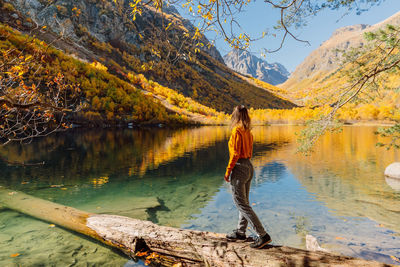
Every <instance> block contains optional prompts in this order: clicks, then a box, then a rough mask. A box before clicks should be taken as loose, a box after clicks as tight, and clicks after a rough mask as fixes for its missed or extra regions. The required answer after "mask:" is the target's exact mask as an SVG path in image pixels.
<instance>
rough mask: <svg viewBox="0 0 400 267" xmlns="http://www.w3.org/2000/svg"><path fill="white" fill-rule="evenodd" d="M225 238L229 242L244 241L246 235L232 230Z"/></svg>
mask: <svg viewBox="0 0 400 267" xmlns="http://www.w3.org/2000/svg"><path fill="white" fill-rule="evenodd" d="M226 238H227V239H229V240H245V239H246V235H245V234H241V233H239V232H238V231H237V230H234V231H233V232H232V233H230V234H227V235H226Z"/></svg>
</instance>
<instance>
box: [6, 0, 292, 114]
mask: <svg viewBox="0 0 400 267" xmlns="http://www.w3.org/2000/svg"><path fill="white" fill-rule="evenodd" d="M130 3H131V1H129V0H125V1H112V0H102V1H74V2H69V1H64V0H57V1H52V2H48V3H46V4H44V3H39V4H37V5H31V4H30V3H28V2H25V1H15V2H12V3H7V4H5V2H4V1H2V0H1V1H0V6H2V12H1V15H0V17H1V21H2V22H3V23H5V24H7V25H9V26H11V27H13V28H17V29H19V30H20V31H22V32H23V33H32V34H33V32H34V34H35V35H36V37H37V38H38V39H41V40H44V41H46V42H47V43H49V42H52V44H53V46H55V47H56V48H58V49H60V50H62V51H64V52H66V53H67V54H71V55H73V56H74V57H78V58H80V59H82V60H84V61H86V62H89V63H92V62H99V63H100V64H101V65H103V66H104V67H106V68H107V70H108V72H109V73H110V74H113V75H115V76H116V77H118V78H120V79H121V80H124V81H129V78H128V75H129V73H133V74H135V75H137V74H142V75H143V76H144V77H145V78H146V79H147V80H148V81H150V80H151V81H154V82H157V83H158V84H159V85H160V86H163V87H164V88H170V89H172V90H174V91H175V92H177V93H179V94H180V95H182V97H190V98H191V99H193V100H194V101H196V102H198V103H200V104H201V105H203V106H207V107H211V108H212V109H215V110H217V111H222V112H231V111H232V109H233V107H234V106H236V105H239V104H245V105H248V106H254V107H255V108H265V107H268V108H290V107H293V106H294V105H293V104H292V103H291V102H289V101H287V100H284V99H281V98H279V97H277V96H275V95H274V94H271V93H270V92H268V91H265V90H262V89H260V88H258V87H257V86H254V85H252V84H249V83H248V82H246V81H244V80H242V79H240V78H238V77H236V76H235V75H234V72H233V71H232V70H230V69H229V68H228V67H227V66H225V64H224V63H223V60H222V57H221V56H220V54H219V52H218V51H217V50H216V49H215V47H214V46H213V45H212V44H211V43H210V42H209V41H208V40H207V39H206V38H205V37H204V36H203V35H202V34H201V33H199V32H198V31H196V29H195V27H194V26H193V25H192V24H191V23H190V22H189V21H188V20H185V19H183V18H182V17H181V16H180V15H179V13H178V11H177V10H176V9H175V8H173V7H164V8H163V10H164V12H165V13H164V14H161V13H159V12H158V11H156V10H154V9H152V8H147V7H143V13H142V15H140V16H139V15H137V16H136V19H135V20H133V19H132V14H131V12H129V10H130V6H129V4H130ZM13 14H16V15H13ZM43 14H47V15H43ZM37 21H40V25H35V22H37ZM167 25H168V30H166V28H167ZM40 27H42V29H39V30H37V28H40ZM35 29H36V30H35ZM60 34H61V35H62V36H61V37H62V38H60ZM152 93H154V92H152ZM182 97H181V98H182ZM191 106H192V108H193V105H191Z"/></svg>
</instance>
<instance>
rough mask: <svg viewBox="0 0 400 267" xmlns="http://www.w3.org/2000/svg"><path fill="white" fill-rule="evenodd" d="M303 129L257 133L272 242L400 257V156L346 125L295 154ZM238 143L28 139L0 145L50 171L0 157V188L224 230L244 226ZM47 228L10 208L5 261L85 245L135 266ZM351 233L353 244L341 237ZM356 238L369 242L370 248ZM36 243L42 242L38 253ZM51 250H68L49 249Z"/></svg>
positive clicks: (1, 225)
mask: <svg viewBox="0 0 400 267" xmlns="http://www.w3.org/2000/svg"><path fill="white" fill-rule="evenodd" d="M299 130H300V128H299V127H295V126H272V127H255V128H254V129H253V134H254V140H255V145H254V158H253V160H252V161H253V164H254V166H255V178H254V186H253V192H252V199H253V206H254V208H255V209H257V212H258V213H259V214H260V217H261V218H262V220H263V221H264V222H266V223H267V224H268V225H267V226H268V228H270V229H271V231H272V233H273V237H274V240H276V242H278V243H282V244H287V245H292V246H297V247H304V239H303V237H304V234H305V233H312V234H314V235H316V236H317V237H318V238H319V240H320V241H322V242H325V243H326V244H328V245H329V244H330V245H331V246H332V250H334V251H338V252H342V253H345V254H348V255H356V256H360V257H364V256H365V255H372V254H373V253H381V254H382V253H387V254H388V253H392V254H394V255H397V256H400V251H398V252H396V251H395V250H393V249H390V247H392V248H393V247H395V246H394V243H393V242H398V241H399V240H398V237H397V235H398V234H397V233H398V232H400V208H399V207H400V205H399V204H400V192H399V182H398V181H397V180H393V179H388V178H386V179H385V177H384V176H383V170H384V169H385V167H386V166H387V165H388V164H390V163H391V162H393V161H396V160H397V161H398V160H400V157H399V153H398V152H395V151H386V150H385V149H383V148H377V147H375V143H376V142H377V141H378V137H376V136H375V135H374V134H373V132H374V130H375V128H374V127H345V129H344V131H343V132H342V133H339V134H334V135H329V134H328V135H326V136H325V137H324V138H322V139H321V140H320V142H319V143H318V144H317V145H316V147H315V153H313V154H311V156H309V157H305V156H303V155H301V154H298V153H296V142H295V139H296V135H295V133H296V131H299ZM228 138H229V129H228V128H226V127H201V128H191V129H179V130H169V129H142V130H117V131H110V130H101V131H99V130H80V129H77V130H74V131H69V132H65V133H60V134H57V135H53V136H50V137H48V138H44V139H39V140H35V141H34V142H33V143H32V144H30V145H27V146H19V145H17V144H13V145H9V146H6V147H4V148H2V149H0V155H1V156H3V157H8V158H9V160H10V161H24V162H40V161H45V162H46V164H45V165H44V166H42V167H15V166H7V165H6V164H5V163H3V162H0V170H1V171H0V185H2V186H7V187H9V188H13V189H16V190H22V191H25V192H27V193H29V194H32V195H35V196H38V197H41V198H44V199H49V200H52V201H55V202H59V203H62V204H66V205H69V206H74V207H77V208H80V209H84V210H88V211H92V212H98V213H115V214H121V215H125V216H131V217H136V218H141V219H150V220H152V221H154V222H157V223H159V224H162V225H171V226H176V227H181V226H184V227H187V228H195V229H204V230H211V231H220V232H226V231H228V230H230V227H234V224H235V223H236V222H235V221H234V220H232V218H236V210H235V209H234V207H233V204H232V200H231V196H230V194H229V188H228V186H227V185H226V184H225V183H224V181H223V173H224V171H225V167H226V163H227V161H228V153H227V140H228ZM149 207H151V209H148V208H149ZM16 217H18V219H16ZM11 221H13V222H14V223H13V224H11V223H10V222H11ZM11 225H12V226H11ZM376 225H378V226H379V227H377V226H376ZM31 227H33V228H34V230H32V229H31ZM48 230H49V228H48V226H47V224H45V223H43V222H38V221H36V220H33V219H32V218H28V217H26V216H21V215H18V214H17V213H14V212H11V211H7V212H5V211H2V217H1V218H0V251H1V252H0V260H2V261H3V260H4V261H5V262H7V263H10V264H16V263H19V264H22V265H27V264H28V263H34V262H36V263H37V262H39V260H38V257H39V258H40V257H41V259H42V260H43V257H47V258H51V259H52V260H51V261H52V262H55V263H59V264H62V263H63V262H62V259H63V258H64V255H62V253H61V251H62V250H63V249H66V248H65V246H69V248H70V250H71V255H72V254H73V253H77V255H79V256H76V257H75V258H74V257H73V256H71V258H74V259H75V260H76V261H79V262H83V263H88V262H89V260H88V256H85V257H84V256H83V254H82V253H81V252H80V251H82V250H83V248H85V250H86V251H92V252H88V255H90V254H92V256H93V257H95V258H96V259H97V260H98V261H99V262H102V263H110V259H112V264H114V265H120V264H121V262H125V261H126V258H124V257H122V256H121V255H118V254H115V253H114V252H112V253H111V252H107V251H105V250H106V248H103V247H101V246H100V247H99V244H96V243H91V242H90V241H88V240H86V241H84V240H82V239H81V238H78V239H79V241H78V239H77V237H76V236H75V235H73V234H71V233H69V232H66V231H63V230H62V229H56V231H57V235H55V234H54V235H52V236H51V240H48V242H47V241H46V242H45V243H44V242H41V240H42V237H43V236H46V234H48ZM390 231H391V232H390ZM396 232H397V233H396ZM18 233H22V234H25V235H26V236H28V237H30V238H27V239H24V242H21V241H20V240H19V239H15V238H14V237H13V236H14V235H19V234H18ZM343 235H346V237H343V238H345V239H340V238H339V239H336V237H342V236H343ZM60 236H61V239H62V240H63V242H61V243H60V242H58V241H57V238H60ZM358 237H361V239H363V240H368V242H370V243H369V244H368V245H362V243H363V242H361V241H358V240H357V238H358ZM376 237H379V240H377V238H376ZM350 240H352V241H351V242H350ZM391 240H392V241H391ZM38 242H41V244H40V245H39V244H38ZM82 242H83V243H82ZM42 243H44V244H42ZM364 243H365V241H364ZM28 244H29V245H28ZM35 244H36V245H37V248H38V249H37V250H36V252H35V253H34V254H33V253H30V252H29V247H32V246H35ZM64 244H67V245H64ZM47 245H50V246H51V247H53V246H54V247H57V248H58V249H57V250H55V251H56V252H51V253H50V252H49V251H48V249H47V250H46V246H47ZM14 247H19V248H20V249H21V250H22V251H24V253H25V254H26V256H25V258H24V259H22V258H21V259H11V258H10V257H9V255H10V254H12V253H15V251H13V250H14ZM80 247H81V248H80ZM82 247H83V248H82ZM379 247H380V248H379ZM378 248H379V249H378ZM76 251H78V252H76ZM371 251H372V252H373V253H372V252H371ZM17 252H18V251H17ZM80 253H81V254H80ZM396 253H397V254H396ZM392 254H391V255H392ZM35 255H36V256H35ZM38 255H39V256H38ZM101 255H103V256H101ZM363 255H364V256H363ZM385 255H386V254H385ZM365 257H367V256H365ZM368 257H369V256H368ZM376 257H377V258H379V257H378V256H376ZM389 263H391V262H389Z"/></svg>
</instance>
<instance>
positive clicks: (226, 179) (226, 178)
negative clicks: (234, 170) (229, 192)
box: [224, 174, 230, 183]
mask: <svg viewBox="0 0 400 267" xmlns="http://www.w3.org/2000/svg"><path fill="white" fill-rule="evenodd" d="M224 179H225V181H226V182H227V183H229V182H230V180H229V174H228V175H226V174H225V177H224Z"/></svg>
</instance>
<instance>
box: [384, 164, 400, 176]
mask: <svg viewBox="0 0 400 267" xmlns="http://www.w3.org/2000/svg"><path fill="white" fill-rule="evenodd" d="M385 175H386V176H389V177H392V178H398V179H400V162H394V163H392V164H390V165H389V166H387V167H386V170H385Z"/></svg>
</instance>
